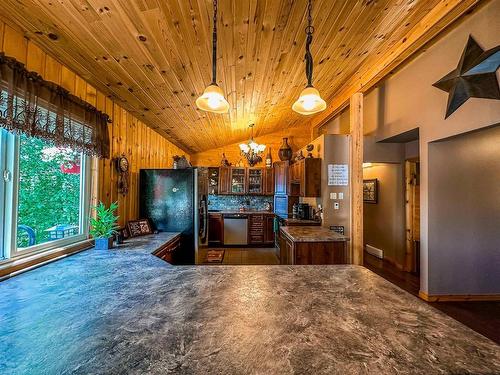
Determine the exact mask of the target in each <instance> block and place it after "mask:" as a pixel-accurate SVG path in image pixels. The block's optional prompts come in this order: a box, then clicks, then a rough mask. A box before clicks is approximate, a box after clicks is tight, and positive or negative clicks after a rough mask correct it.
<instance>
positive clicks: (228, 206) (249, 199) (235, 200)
mask: <svg viewBox="0 0 500 375" xmlns="http://www.w3.org/2000/svg"><path fill="white" fill-rule="evenodd" d="M266 203H270V204H271V206H272V204H273V196H272V195H270V196H259V195H209V196H208V209H209V210H239V209H240V207H245V208H246V209H250V210H264V209H265V204H266Z"/></svg>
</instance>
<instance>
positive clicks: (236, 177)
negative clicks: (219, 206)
mask: <svg viewBox="0 0 500 375" xmlns="http://www.w3.org/2000/svg"><path fill="white" fill-rule="evenodd" d="M230 171H231V177H230V179H229V186H230V194H235V195H244V194H246V192H247V186H248V185H247V184H248V180H247V169H246V168H235V167H232V168H230Z"/></svg>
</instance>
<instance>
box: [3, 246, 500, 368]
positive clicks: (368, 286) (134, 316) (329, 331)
mask: <svg viewBox="0 0 500 375" xmlns="http://www.w3.org/2000/svg"><path fill="white" fill-rule="evenodd" d="M157 240H158V237H155V236H148V237H143V238H141V239H140V242H139V245H138V246H131V245H127V246H124V247H122V248H120V249H117V250H111V251H96V250H88V251H83V252H81V253H78V254H76V255H73V256H70V257H67V258H64V259H62V260H60V261H57V262H53V263H50V264H48V265H45V266H43V267H40V268H38V269H35V270H32V271H29V272H26V273H24V274H21V275H19V276H16V277H13V278H11V279H8V280H6V281H3V282H1V283H0V296H1V298H0V373H1V374H3V375H6V374H90V373H92V374H119V373H120V374H122V373H127V374H144V373H148V374H168V373H172V374H401V373H404V374H443V373H445V374H450V373H454V374H458V373H461V374H462V373H471V374H487V373H488V374H493V373H498V371H499V368H500V347H499V346H497V345H496V344H495V343H493V342H492V341H489V340H488V339H486V338H484V337H483V336H481V335H480V334H478V333H476V332H474V331H472V330H470V329H469V328H467V327H465V326H463V325H462V324H460V323H458V322H457V321H455V320H453V319H451V318H450V317H448V316H446V315H444V314H442V313H441V312H439V311H437V310H435V309H434V308H432V307H430V306H428V305H427V304H425V303H424V302H422V301H420V300H419V299H418V298H416V297H414V296H412V295H410V294H408V293H406V292H405V291H403V290H401V289H399V288H398V287H396V286H394V285H392V284H391V283H389V282H388V281H386V280H384V279H382V278H381V277H379V276H377V275H376V274H374V273H372V272H371V271H369V270H367V269H366V268H364V267H360V266H351V265H344V266H258V267H257V266H248V267H247V266H238V267H235V266H178V267H175V266H171V265H169V264H167V263H165V262H164V261H162V260H161V259H159V258H157V257H155V256H153V255H151V252H152V251H154V250H155V246H156V245H157V243H156V242H155V241H157ZM149 241H151V242H149ZM162 241H164V239H162Z"/></svg>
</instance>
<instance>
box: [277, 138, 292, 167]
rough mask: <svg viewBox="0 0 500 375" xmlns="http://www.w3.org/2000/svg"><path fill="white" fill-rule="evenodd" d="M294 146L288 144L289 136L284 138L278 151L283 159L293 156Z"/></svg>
mask: <svg viewBox="0 0 500 375" xmlns="http://www.w3.org/2000/svg"><path fill="white" fill-rule="evenodd" d="M292 154H293V152H292V148H291V147H290V145H289V144H288V138H283V143H282V144H281V147H280V149H279V151H278V156H279V158H280V160H281V161H287V160H290V159H291V158H292Z"/></svg>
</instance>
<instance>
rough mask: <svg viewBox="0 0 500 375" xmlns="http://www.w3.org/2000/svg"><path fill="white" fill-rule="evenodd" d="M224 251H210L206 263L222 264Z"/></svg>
mask: <svg viewBox="0 0 500 375" xmlns="http://www.w3.org/2000/svg"><path fill="white" fill-rule="evenodd" d="M223 259H224V250H208V251H207V257H206V258H205V263H222V260H223Z"/></svg>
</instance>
